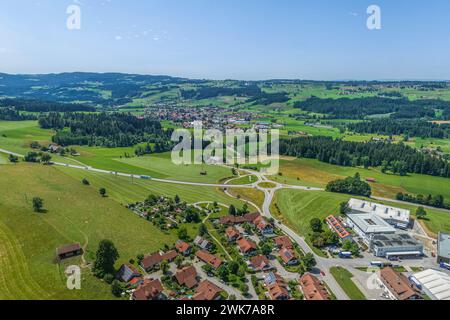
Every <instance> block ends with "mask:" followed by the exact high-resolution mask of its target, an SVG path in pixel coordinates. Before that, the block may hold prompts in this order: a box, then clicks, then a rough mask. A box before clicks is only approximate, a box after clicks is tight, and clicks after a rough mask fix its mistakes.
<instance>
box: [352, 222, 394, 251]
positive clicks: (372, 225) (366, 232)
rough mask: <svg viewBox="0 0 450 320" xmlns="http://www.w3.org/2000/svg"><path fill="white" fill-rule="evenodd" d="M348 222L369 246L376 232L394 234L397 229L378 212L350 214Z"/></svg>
mask: <svg viewBox="0 0 450 320" xmlns="http://www.w3.org/2000/svg"><path fill="white" fill-rule="evenodd" d="M347 224H348V226H349V227H350V228H352V229H353V230H354V231H355V232H356V234H358V236H360V237H361V238H362V240H363V241H364V242H365V243H366V244H367V245H368V246H370V242H371V240H372V238H373V236H375V235H376V234H393V233H395V231H396V230H395V229H394V228H393V227H392V226H391V225H390V224H388V223H387V222H386V221H384V220H383V219H381V218H380V217H379V216H378V215H376V214H348V215H347Z"/></svg>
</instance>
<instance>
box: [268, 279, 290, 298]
mask: <svg viewBox="0 0 450 320" xmlns="http://www.w3.org/2000/svg"><path fill="white" fill-rule="evenodd" d="M267 290H268V292H269V297H270V299H272V300H289V299H290V295H289V291H288V286H287V284H286V282H284V280H283V279H282V278H281V277H279V276H278V277H277V278H276V281H274V282H272V283H271V284H269V285H267Z"/></svg>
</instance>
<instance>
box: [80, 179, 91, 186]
mask: <svg viewBox="0 0 450 320" xmlns="http://www.w3.org/2000/svg"><path fill="white" fill-rule="evenodd" d="M81 182H82V183H83V184H84V185H85V186H88V185H90V183H89V181H88V179H86V178H84V179H83V180H82V181H81Z"/></svg>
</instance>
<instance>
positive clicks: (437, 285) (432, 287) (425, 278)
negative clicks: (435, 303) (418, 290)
mask: <svg viewBox="0 0 450 320" xmlns="http://www.w3.org/2000/svg"><path fill="white" fill-rule="evenodd" d="M413 277H414V278H415V279H416V280H417V281H418V282H419V283H420V284H421V285H422V287H423V289H424V290H425V291H426V292H427V293H428V294H430V295H431V297H430V298H432V299H434V300H450V276H449V275H448V274H446V273H444V272H441V271H437V270H433V269H428V270H425V271H422V272H419V273H416V274H414V276H413Z"/></svg>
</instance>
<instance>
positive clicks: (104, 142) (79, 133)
mask: <svg viewBox="0 0 450 320" xmlns="http://www.w3.org/2000/svg"><path fill="white" fill-rule="evenodd" d="M39 125H40V127H41V128H44V129H54V130H56V134H55V135H54V136H53V138H52V140H53V142H55V143H57V144H59V145H62V146H68V145H88V146H102V147H108V148H115V147H129V146H134V145H136V144H139V143H143V142H147V143H155V144H156V143H157V144H158V149H159V151H161V152H162V151H167V150H170V148H171V146H172V143H171V141H170V137H171V135H172V130H171V129H168V130H165V129H163V128H162V126H161V123H160V122H159V121H154V120H150V119H147V118H144V119H140V118H137V117H135V116H133V115H131V114H128V113H100V114H84V113H64V114H60V113H49V114H41V115H40V117H39Z"/></svg>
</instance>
